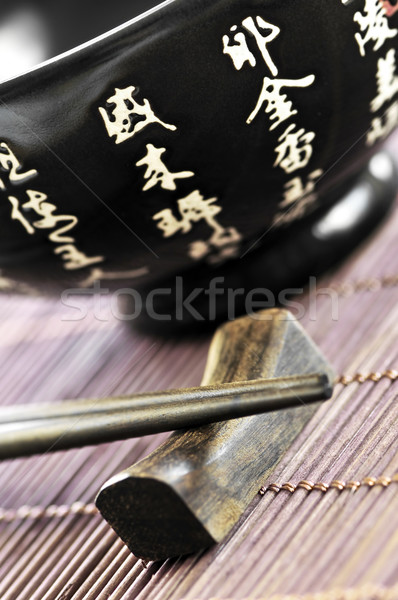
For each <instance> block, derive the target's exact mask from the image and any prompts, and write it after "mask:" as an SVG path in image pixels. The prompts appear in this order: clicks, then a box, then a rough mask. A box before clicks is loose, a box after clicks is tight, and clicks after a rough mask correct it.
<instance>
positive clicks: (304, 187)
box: [273, 169, 323, 227]
mask: <svg viewBox="0 0 398 600" xmlns="http://www.w3.org/2000/svg"><path fill="white" fill-rule="evenodd" d="M322 175H323V170H322V169H317V170H316V171H313V173H311V174H310V175H309V176H308V179H307V182H306V183H305V184H304V183H303V179H302V178H301V177H294V179H291V180H290V181H289V182H288V183H287V184H286V185H285V193H284V197H283V200H282V202H280V204H279V206H278V208H279V210H280V211H281V212H278V213H277V214H276V215H275V218H274V221H273V225H275V226H277V227H280V226H282V225H288V224H289V223H291V222H292V221H295V220H296V219H300V218H301V217H303V216H304V215H305V214H306V213H307V212H308V210H309V209H310V208H311V207H312V206H314V204H315V203H316V201H317V199H318V196H317V194H316V191H315V190H316V184H317V181H318V180H319V179H320V178H321V177H322Z"/></svg>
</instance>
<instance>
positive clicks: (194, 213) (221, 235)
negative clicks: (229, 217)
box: [153, 190, 241, 260]
mask: <svg viewBox="0 0 398 600" xmlns="http://www.w3.org/2000/svg"><path fill="white" fill-rule="evenodd" d="M216 202H217V198H209V199H207V200H205V198H204V197H203V196H202V194H201V193H200V192H199V190H195V191H194V192H192V193H191V194H189V195H188V196H186V197H185V198H181V199H180V200H178V202H177V206H178V211H179V214H180V219H178V218H176V217H175V216H174V215H173V212H172V210H171V209H169V208H167V209H165V210H162V211H160V212H159V213H157V214H156V215H154V217H153V218H154V220H155V221H158V224H157V225H158V227H159V229H161V230H162V231H163V236H164V237H171V236H173V235H175V234H176V233H177V232H181V233H188V232H189V231H191V229H192V223H198V222H199V221H202V220H204V221H205V222H206V223H207V225H208V226H209V227H210V228H211V229H212V230H213V234H212V236H211V237H210V238H209V240H207V241H197V242H194V243H193V244H191V248H190V252H189V254H190V256H191V258H193V259H195V260H199V259H202V258H204V257H206V256H207V255H208V254H209V253H210V252H211V249H212V247H215V248H217V249H221V250H223V249H225V248H226V247H229V250H231V244H233V245H234V250H233V251H234V253H236V249H237V248H236V243H237V242H239V241H240V240H241V236H240V234H239V233H238V232H237V230H236V229H235V228H232V227H231V228H229V229H225V228H224V227H222V226H221V225H220V224H219V223H218V221H217V220H216V219H215V217H216V215H218V214H219V213H220V212H221V210H222V208H221V207H220V206H218V205H217V204H216ZM223 256H225V254H223Z"/></svg>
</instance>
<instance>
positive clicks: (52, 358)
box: [0, 137, 398, 600]
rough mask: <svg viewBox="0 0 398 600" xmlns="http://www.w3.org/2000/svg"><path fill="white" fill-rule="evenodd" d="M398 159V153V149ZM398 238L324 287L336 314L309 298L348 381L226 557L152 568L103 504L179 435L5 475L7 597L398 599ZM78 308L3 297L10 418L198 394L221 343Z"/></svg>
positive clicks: (382, 242)
mask: <svg viewBox="0 0 398 600" xmlns="http://www.w3.org/2000/svg"><path fill="white" fill-rule="evenodd" d="M390 147H391V148H392V149H393V150H394V152H395V153H396V154H397V153H398V137H395V138H394V139H393V141H392V142H391V143H390ZM397 228H398V209H397V210H395V211H394V213H393V214H392V216H391V217H390V218H389V219H388V221H387V222H386V223H385V224H384V225H383V226H382V228H381V229H379V230H378V231H377V233H376V234H375V235H374V236H373V237H372V238H371V239H370V240H368V241H367V242H366V243H365V244H364V245H363V246H362V247H361V248H359V249H358V251H357V252H356V253H355V255H353V256H352V257H351V258H350V259H349V260H348V261H347V262H346V263H345V264H344V265H343V266H342V267H340V268H339V269H338V270H337V271H335V272H333V273H330V274H329V275H328V276H326V277H324V278H323V279H322V281H320V282H318V285H319V287H320V288H326V287H328V288H329V289H332V290H333V294H332V296H334V300H333V303H332V301H331V299H330V298H331V296H330V293H329V294H321V293H319V294H318V297H317V301H316V303H315V304H314V295H312V296H309V295H308V294H306V295H304V296H303V297H302V298H301V302H302V308H303V312H304V313H305V314H304V315H303V316H302V318H301V319H300V320H301V323H302V324H303V325H304V327H305V328H306V330H307V331H308V332H309V333H310V334H311V335H312V336H313V338H314V339H315V341H316V342H317V343H318V344H319V345H320V347H321V348H322V349H323V351H324V353H325V354H326V356H327V357H328V358H329V360H330V361H331V362H332V364H333V365H334V366H335V368H336V370H337V372H338V373H339V375H345V376H347V377H348V378H347V380H346V381H345V383H346V385H343V384H339V385H338V386H337V389H336V393H335V396H334V398H333V400H332V401H331V402H330V403H326V404H325V405H323V406H322V407H321V408H320V409H319V410H318V412H317V413H316V415H315V417H314V418H313V419H312V421H311V422H310V423H309V425H308V426H307V427H306V429H305V430H304V431H303V433H302V434H301V435H300V437H299V439H297V440H296V442H295V443H294V444H293V446H292V447H291V448H290V450H289V451H288V453H287V454H286V455H285V456H284V457H283V459H282V460H281V462H280V463H279V465H278V467H277V469H276V471H275V472H274V473H273V475H272V478H271V479H270V480H269V481H264V486H265V487H267V486H268V485H270V484H273V483H275V484H277V485H278V486H279V487H281V486H282V485H283V484H285V483H290V484H291V486H286V489H281V490H280V491H279V492H278V487H276V488H273V489H274V491H271V490H268V491H265V493H264V495H263V496H261V495H260V494H258V495H257V497H255V498H253V502H252V504H251V506H250V507H249V509H248V511H247V513H246V515H245V517H244V518H243V519H242V520H241V522H240V523H239V525H238V526H237V527H236V528H235V530H234V531H233V533H232V534H231V535H230V536H229V538H228V539H227V540H225V542H224V543H222V544H219V545H217V546H214V547H213V548H210V549H209V550H207V551H206V552H202V553H200V554H198V555H195V556H188V557H184V558H179V559H173V560H168V561H165V562H158V563H149V564H148V565H145V564H144V563H143V562H142V561H141V560H138V559H136V558H135V557H134V556H133V555H131V554H130V552H129V551H128V550H127V548H126V547H125V546H124V545H123V543H122V542H121V541H120V540H119V539H118V538H117V536H116V535H115V534H114V533H113V531H112V530H111V529H110V528H109V527H108V525H107V524H106V523H105V522H104V521H103V520H102V518H101V517H100V516H99V515H98V514H97V513H96V511H95V509H94V507H93V505H92V503H93V500H94V498H95V495H96V493H97V492H98V490H99V488H100V487H101V485H102V484H103V483H104V482H105V481H106V480H107V479H108V478H109V477H111V476H112V475H113V474H115V473H117V472H118V471H120V470H122V469H123V468H125V467H127V466H129V465H131V464H132V463H133V462H135V461H137V460H138V459H140V458H141V457H143V456H145V455H146V454H147V453H148V452H150V451H151V450H152V449H154V448H155V447H157V446H158V445H159V443H160V442H161V441H162V440H163V439H165V437H166V435H157V436H150V437H145V438H141V439H136V440H128V441H125V442H117V443H113V444H107V445H103V446H99V447H90V448H85V449H81V450H73V451H69V452H60V453H56V454H54V455H50V454H48V455H45V456H39V457H33V458H27V459H18V460H13V461H5V462H2V463H1V464H0V507H1V510H0V596H1V598H2V599H4V600H12V599H17V598H18V599H19V598H20V599H26V600H47V599H58V600H72V599H73V600H83V599H84V600H89V599H94V598H99V599H101V600H102V599H105V598H110V599H112V600H117V599H121V598H129V599H130V598H134V599H135V598H139V599H144V598H145V600H155V599H157V600H160V599H162V600H168V599H177V598H178V599H181V598H186V599H187V600H194V599H208V598H219V599H220V600H221V599H223V600H224V599H227V598H231V599H232V598H236V599H249V598H250V599H257V598H267V599H268V598H276V597H278V598H279V597H281V598H285V599H286V598H287V597H289V598H290V597H292V598H303V597H305V598H307V597H308V598H314V599H315V598H317V599H318V600H326V599H327V598H331V599H340V598H341V599H347V600H348V599H358V600H367V599H369V600H373V599H379V598H380V599H384V598H388V599H390V600H392V599H396V598H398V478H397V474H398V428H397V418H398V407H397V401H396V396H397V391H398V382H397V380H396V378H397V377H398V373H397V371H398V343H397V339H398V244H397V240H396V232H397ZM318 292H319V289H318ZM79 303H80V304H79V306H80V309H81V311H83V310H84V311H86V312H87V314H86V316H85V318H82V319H78V320H77V317H80V316H81V314H80V311H79V310H77V309H71V308H68V307H65V306H63V305H62V303H61V301H60V300H57V299H55V300H54V299H53V300H49V299H43V298H28V297H21V296H14V295H12V294H9V295H7V294H5V295H3V296H2V297H0V314H1V317H0V382H1V387H0V403H1V404H3V405H5V404H13V403H15V404H16V403H25V402H56V401H57V400H60V399H62V398H77V397H101V396H106V395H116V394H127V393H130V392H134V391H145V390H155V389H160V388H167V387H179V386H187V385H196V384H199V382H200V379H201V376H202V373H203V369H204V364H205V360H206V353H207V349H208V344H209V337H208V336H203V337H201V338H196V339H183V340H171V341H170V340H169V341H166V340H164V339H160V338H156V337H153V336H145V335H142V334H138V333H137V332H134V331H132V330H131V329H130V328H129V327H128V326H126V324H125V323H122V322H120V321H118V320H115V319H113V318H112V315H111V311H110V307H109V302H107V301H103V304H102V306H98V303H97V304H95V301H94V300H93V299H83V298H82V299H80V300H79ZM336 305H337V314H334V312H333V310H332V308H336ZM357 373H362V374H363V377H357V378H355V375H356V374H357ZM378 374H380V375H378ZM350 376H351V377H352V378H353V379H350ZM264 435H265V436H266V432H264ZM381 478H382V479H381ZM301 480H309V481H310V482H313V483H324V484H330V483H331V482H332V481H334V480H338V481H340V482H342V483H341V486H340V487H342V488H344V489H338V488H339V485H338V484H334V485H335V487H329V488H328V486H327V485H325V486H321V485H319V486H316V487H317V488H318V489H314V490H312V491H311V490H310V488H311V487H312V486H311V485H309V490H310V491H309V490H307V489H304V487H305V486H304V487H299V488H296V486H297V484H298V483H299V482H300V481H301ZM348 482H358V483H361V485H360V486H358V485H355V484H349V485H347V483H348ZM331 590H334V592H333V593H330V592H331ZM347 590H351V591H350V592H349V593H348V591H347ZM327 592H329V595H328V593H327Z"/></svg>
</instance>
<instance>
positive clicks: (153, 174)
mask: <svg viewBox="0 0 398 600" xmlns="http://www.w3.org/2000/svg"><path fill="white" fill-rule="evenodd" d="M146 149H147V154H146V156H144V158H142V159H141V160H140V161H138V162H137V163H136V166H137V167H142V166H145V165H146V166H147V167H148V168H147V170H146V172H145V175H144V179H147V180H148V181H147V183H146V184H145V185H144V187H143V188H142V189H143V191H144V192H146V191H147V190H150V189H151V188H153V187H155V186H156V185H158V184H159V185H160V187H162V188H163V189H164V190H172V191H173V190H176V189H177V186H176V183H175V182H176V179H185V178H188V177H193V176H194V174H195V173H192V171H181V172H180V173H170V171H169V170H168V168H167V167H166V165H165V164H164V162H163V160H162V159H161V156H162V155H163V154H164V153H165V152H166V148H156V146H154V145H153V144H147V147H146Z"/></svg>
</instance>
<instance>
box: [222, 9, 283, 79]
mask: <svg viewBox="0 0 398 600" xmlns="http://www.w3.org/2000/svg"><path fill="white" fill-rule="evenodd" d="M256 23H257V25H256ZM242 26H243V29H244V30H245V31H247V32H249V33H250V34H251V35H253V37H254V39H255V41H256V43H257V47H258V49H259V50H260V52H261V54H262V57H263V59H264V62H265V64H266V65H267V66H268V68H269V70H270V71H271V73H272V75H273V76H274V77H276V76H277V75H278V69H277V67H276V65H275V63H274V62H273V60H272V58H271V55H270V53H269V51H268V48H267V45H268V43H269V42H272V41H273V40H274V39H275V38H276V37H277V36H278V35H279V33H280V29H279V27H276V26H275V25H272V24H271V23H267V21H264V19H262V18H261V17H256V22H255V21H254V19H253V18H252V17H248V18H247V19H244V20H243V21H242ZM230 31H231V32H233V33H234V36H233V40H232V41H234V42H235V44H230V41H231V40H230V38H229V37H228V35H224V36H223V45H224V54H229V56H230V57H231V59H232V61H233V63H234V65H235V68H236V69H237V70H238V71H240V69H241V68H242V67H243V65H244V64H245V62H246V61H247V62H248V63H249V64H250V66H251V67H255V66H256V64H257V61H256V58H255V56H254V54H253V53H252V52H251V51H250V50H249V47H248V45H247V38H246V34H245V33H244V32H238V33H235V32H236V31H238V27H237V26H236V25H233V26H232V27H231V29H230ZM261 31H262V32H263V33H261ZM265 31H268V32H269V33H267V34H264V32H265Z"/></svg>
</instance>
